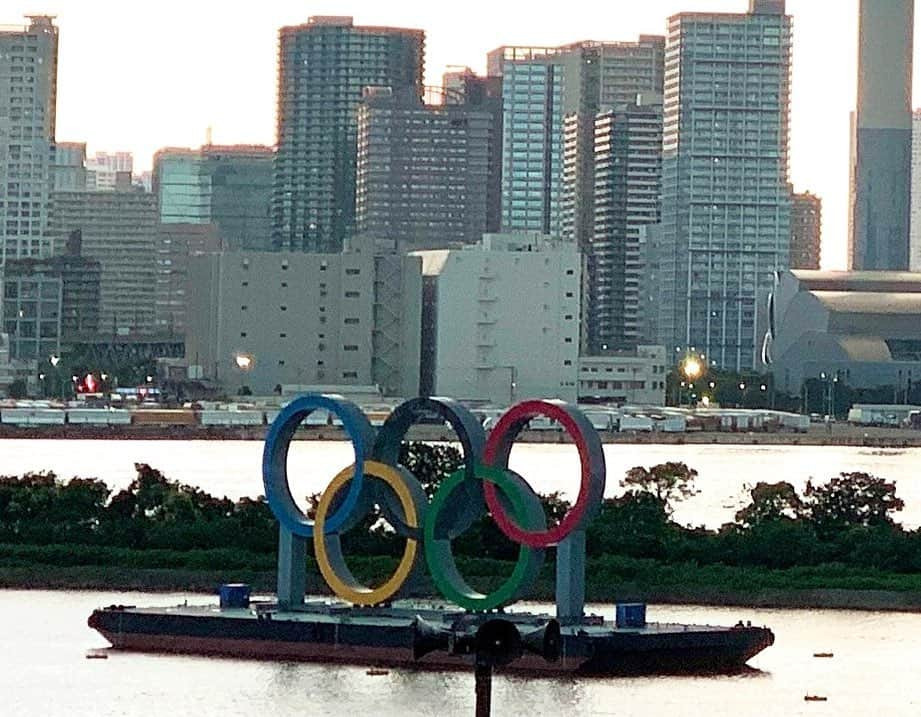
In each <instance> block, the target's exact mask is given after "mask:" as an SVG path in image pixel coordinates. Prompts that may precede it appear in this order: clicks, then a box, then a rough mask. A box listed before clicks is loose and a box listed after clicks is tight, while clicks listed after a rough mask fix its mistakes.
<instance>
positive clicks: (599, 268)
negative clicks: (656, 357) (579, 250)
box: [582, 94, 662, 354]
mask: <svg viewBox="0 0 921 717" xmlns="http://www.w3.org/2000/svg"><path fill="white" fill-rule="evenodd" d="M594 127H595V131H594V168H593V177H594V187H593V188H592V190H591V194H592V204H593V209H594V222H593V231H592V235H591V238H590V240H589V241H588V242H587V246H588V250H587V251H586V255H587V256H586V268H587V276H586V277H585V279H584V290H583V291H584V294H585V296H584V297H583V300H584V304H583V312H584V313H583V329H582V336H583V344H584V345H583V349H584V350H587V351H588V352H589V353H593V354H596V353H601V352H605V351H608V350H614V349H623V348H633V347H636V346H637V345H638V344H639V343H641V340H642V337H641V335H640V332H641V327H640V323H641V322H640V311H641V304H642V302H641V300H640V288H641V287H640V285H641V282H642V276H643V270H644V256H643V251H642V246H641V243H642V236H643V235H642V233H641V228H642V227H644V226H647V225H650V224H657V223H658V222H659V219H660V210H659V193H660V190H661V179H662V96H661V95H658V94H648V95H638V96H637V99H636V102H634V103H633V104H629V105H623V106H621V107H620V109H617V110H608V111H607V112H601V113H599V114H598V115H597V116H596V117H595V122H594Z"/></svg>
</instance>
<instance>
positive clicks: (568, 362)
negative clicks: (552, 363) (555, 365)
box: [563, 359, 572, 366]
mask: <svg viewBox="0 0 921 717" xmlns="http://www.w3.org/2000/svg"><path fill="white" fill-rule="evenodd" d="M563 365H564V366H572V361H570V360H568V359H567V360H566V361H564V362H563Z"/></svg>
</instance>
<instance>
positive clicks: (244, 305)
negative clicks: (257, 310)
mask: <svg viewBox="0 0 921 717" xmlns="http://www.w3.org/2000/svg"><path fill="white" fill-rule="evenodd" d="M247 308H249V307H247V306H246V304H243V306H241V307H240V311H246V309H247Z"/></svg>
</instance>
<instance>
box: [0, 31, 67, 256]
mask: <svg viewBox="0 0 921 717" xmlns="http://www.w3.org/2000/svg"><path fill="white" fill-rule="evenodd" d="M28 20H29V25H28V26H26V27H15V28H12V27H0V117H3V118H4V121H2V122H0V266H2V265H3V264H5V263H6V260H7V259H21V258H27V257H37V256H46V255H49V254H50V253H51V240H50V238H49V236H48V231H47V230H48V199H49V194H50V192H51V188H52V183H53V178H52V176H51V166H52V162H53V155H54V132H55V119H56V107H57V83H58V77H57V74H58V29H57V27H56V26H55V24H54V21H53V20H54V19H53V18H52V17H49V16H45V15H34V16H30V17H29V18H28Z"/></svg>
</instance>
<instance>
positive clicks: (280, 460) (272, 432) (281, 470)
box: [262, 393, 374, 538]
mask: <svg viewBox="0 0 921 717" xmlns="http://www.w3.org/2000/svg"><path fill="white" fill-rule="evenodd" d="M318 408H323V409H325V410H327V411H329V412H330V413H331V414H333V415H335V416H337V417H338V418H339V419H340V420H341V421H342V427H343V428H344V429H345V432H346V433H347V434H348V436H349V439H350V440H351V442H352V449H353V450H354V451H355V473H354V476H353V477H352V480H351V481H350V482H349V491H348V493H347V494H346V496H345V498H344V499H343V500H342V502H341V503H340V504H339V508H338V509H337V510H336V512H335V513H333V514H332V515H331V516H330V517H329V518H327V519H326V527H325V529H324V531H323V532H324V533H326V534H327V535H329V534H330V533H335V532H337V531H338V530H339V528H341V527H342V525H343V524H345V523H346V521H348V519H349V516H350V514H351V513H352V511H353V510H355V507H356V505H357V504H358V499H359V497H360V496H361V490H362V485H363V482H364V481H363V478H364V472H363V466H364V464H365V459H366V456H367V455H368V454H369V452H370V449H371V446H372V444H373V443H374V428H373V427H372V426H371V422H370V421H369V420H368V417H367V416H365V414H364V413H362V411H361V409H360V408H358V406H356V405H355V404H354V403H352V402H351V401H347V400H345V399H344V398H343V397H342V396H338V395H331V394H322V395H321V394H316V393H312V394H307V395H306V396H300V397H298V398H296V399H294V400H293V401H291V403H289V404H288V405H287V406H285V407H284V408H283V409H282V410H281V412H280V413H279V414H278V417H277V418H276V419H275V420H274V421H272V425H271V426H270V427H269V431H268V434H267V435H266V437H265V449H264V450H263V452H262V482H263V485H264V487H265V497H266V500H267V501H268V503H269V507H270V508H271V509H272V513H274V514H275V517H276V518H277V519H278V522H279V523H280V524H281V526H282V527H283V528H286V529H287V530H289V531H290V532H291V533H293V534H294V535H299V536H301V537H303V538H312V537H313V521H312V520H308V518H307V516H305V515H304V513H303V511H302V510H301V509H300V508H298V507H297V503H295V502H294V498H293V497H292V496H291V487H290V486H289V484H288V448H289V446H290V445H291V439H292V438H294V433H295V431H297V428H298V426H300V425H301V422H302V421H303V420H304V419H305V418H307V416H309V415H310V414H311V413H313V412H314V411H315V410H317V409H318Z"/></svg>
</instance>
